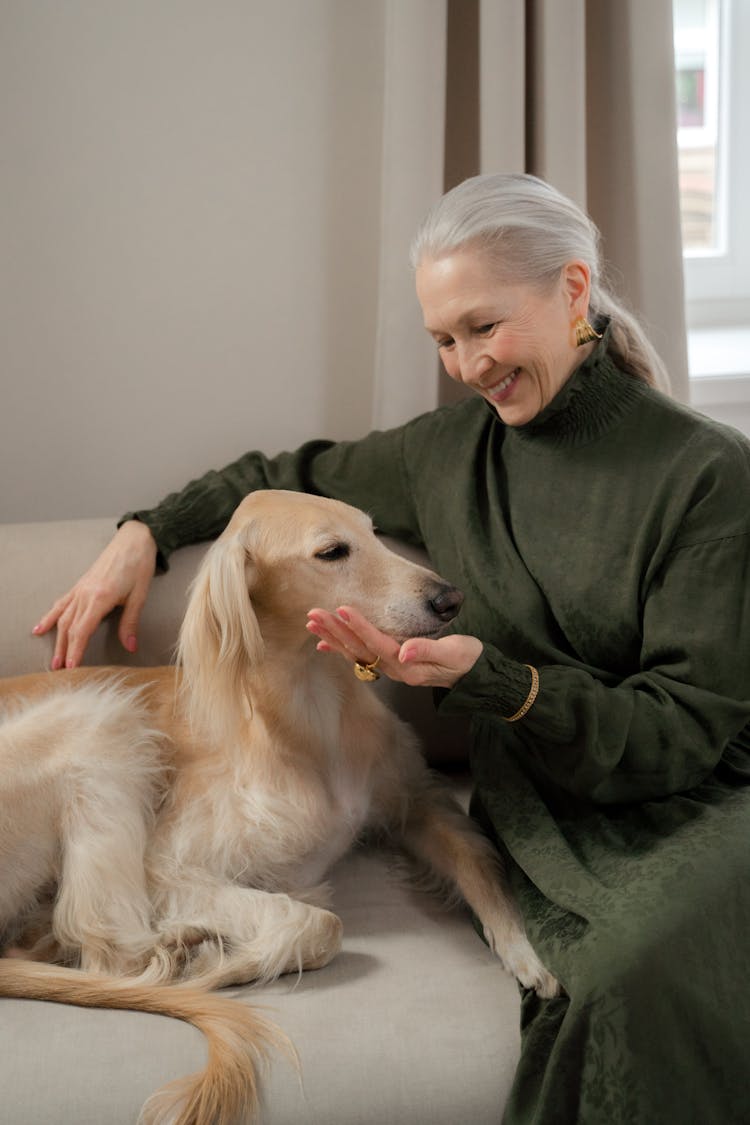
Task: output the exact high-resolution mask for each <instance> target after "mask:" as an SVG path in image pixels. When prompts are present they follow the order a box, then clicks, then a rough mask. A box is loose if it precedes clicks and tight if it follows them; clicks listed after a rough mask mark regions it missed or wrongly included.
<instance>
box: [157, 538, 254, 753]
mask: <svg viewBox="0 0 750 1125" xmlns="http://www.w3.org/2000/svg"><path fill="white" fill-rule="evenodd" d="M251 542H252V528H251V527H249V526H247V525H246V526H245V527H243V528H242V529H241V530H240V531H238V532H237V533H236V534H234V535H229V536H222V537H221V538H220V539H217V541H216V542H215V543H214V544H213V546H212V547H211V548H210V549H209V551H208V553H207V555H206V557H205V559H204V561H203V564H202V566H201V568H200V570H199V571H198V574H197V575H196V577H195V580H194V582H193V584H192V586H191V588H190V596H189V599H188V606H187V611H186V613H185V617H184V620H183V623H182V628H181V629H180V637H179V641H178V646H177V659H178V663H179V664H180V665H181V666H182V671H183V688H184V692H185V699H186V701H187V705H188V708H189V712H190V716H191V719H192V721H193V723H194V724H196V723H197V725H198V726H201V727H203V728H204V729H206V728H207V729H208V730H210V731H211V732H214V733H215V734H216V735H217V736H218V737H222V738H224V737H229V736H231V733H232V732H233V731H236V730H237V727H238V726H239V725H240V723H241V722H242V719H243V716H246V707H247V703H248V702H249V698H250V695H249V692H250V673H251V671H252V669H253V667H254V666H255V665H257V664H259V663H260V662H261V661H262V659H263V638H262V637H261V634H260V629H259V627H258V622H257V619H256V616H255V612H254V610H253V606H252V602H251V600H250V590H251V588H252V583H253V577H254V565H253V562H252V558H251V555H250V553H249V550H250V546H251Z"/></svg>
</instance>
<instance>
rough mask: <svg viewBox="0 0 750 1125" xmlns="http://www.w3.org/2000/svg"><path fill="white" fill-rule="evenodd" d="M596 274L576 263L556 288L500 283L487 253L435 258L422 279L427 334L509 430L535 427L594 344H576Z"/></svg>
mask: <svg viewBox="0 0 750 1125" xmlns="http://www.w3.org/2000/svg"><path fill="white" fill-rule="evenodd" d="M589 277H590V275H589V269H588V266H586V264H585V263H584V262H577V261H576V262H569V263H568V264H567V265H566V266H565V267H564V268H563V270H562V272H561V274H560V277H559V279H558V280H557V281H556V282H555V283H554V284H553V286H552V287H551V288H548V289H544V290H540V289H538V288H536V287H533V286H530V285H527V284H517V285H516V284H508V283H507V282H501V281H498V280H497V277H496V276H495V274H494V272H493V270H492V265H491V262H490V261H489V260H488V258H487V256H486V255H485V254H482V253H481V252H479V251H476V250H470V249H463V250H457V251H455V252H453V253H451V254H447V255H446V256H445V257H441V258H428V259H426V260H424V261H423V262H422V263H421V264H420V265H419V267H418V269H417V273H416V281H417V296H418V297H419V301H420V304H421V306H422V311H423V313H424V322H425V327H426V329H427V331H428V332H429V333H430V335H431V336H432V337H433V338H434V340H435V341H436V343H437V345H438V350H439V352H440V357H441V359H442V361H443V364H444V366H445V370H446V371H447V372H448V374H449V375H450V377H451V379H455V380H456V381H457V382H460V383H465V384H466V386H468V387H471V388H472V389H473V390H475V391H477V392H478V393H479V394H480V395H482V397H483V398H485V399H486V400H487V401H488V402H489V403H490V404H491V405H492V406H493V407H494V408H495V410H496V411H497V413H498V414H499V415H500V417H501V418H502V420H503V421H504V422H505V423H507V425H509V426H521V425H523V424H524V423H526V422H530V421H531V420H532V418H534V417H535V416H536V415H537V414H538V413H539V411H540V410H542V409H543V408H544V407H545V406H546V405H547V404H548V403H549V402H550V401H551V400H552V399H553V398H554V397H555V395H556V394H557V392H558V391H559V390H560V388H561V387H562V386H563V384H564V383H565V382H566V381H567V379H568V378H569V377H570V375H571V374H572V373H573V371H574V370H575V368H576V367H578V366H579V364H580V363H581V362H582V360H583V359H584V358H585V357H586V354H587V353H588V352H590V351H591V350H592V348H593V345H591V344H589V345H587V346H586V347H583V348H577V347H576V345H575V333H574V330H573V327H572V326H573V324H574V322H575V321H576V319H577V318H578V317H579V316H581V315H583V316H585V315H586V312H587V310H588V298H589Z"/></svg>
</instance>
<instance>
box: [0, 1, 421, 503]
mask: <svg viewBox="0 0 750 1125" xmlns="http://www.w3.org/2000/svg"><path fill="white" fill-rule="evenodd" d="M386 14H387V0H244V2H243V0H213V2H208V0H127V2H124V0H3V2H2V5H0V152H1V153H2V157H1V159H2V171H1V173H0V175H1V179H0V196H1V199H2V205H1V206H0V257H1V260H2V267H1V268H0V381H1V382H0V387H1V391H2V395H1V398H0V480H1V481H2V483H1V484H0V520H1V521H10V520H37V519H45V518H50V517H52V518H67V517H77V516H97V515H117V514H119V513H120V512H122V511H123V510H125V509H126V508H128V507H131V506H142V505H148V504H151V503H153V502H156V501H157V500H158V499H160V497H161V496H162V495H164V494H165V493H166V492H167V491H170V490H171V489H173V488H176V487H179V486H181V485H182V484H184V483H186V481H187V480H188V479H189V478H190V477H191V476H194V475H196V474H197V473H199V472H202V471H203V470H204V469H206V468H210V467H217V466H219V465H221V464H224V463H226V462H227V461H228V460H230V459H232V458H233V457H235V456H238V455H239V454H241V453H242V452H244V451H245V450H246V449H250V448H262V449H264V450H266V451H268V452H275V451H277V450H279V449H281V448H293V447H295V446H296V445H297V444H299V443H300V442H301V441H302V440H305V439H306V438H309V437H320V436H330V437H333V438H340V437H357V436H360V435H361V434H363V433H365V432H366V431H367V430H368V429H369V428H370V426H371V417H372V414H371V406H372V399H373V364H374V353H375V331H376V324H377V271H378V247H379V234H380V221H381V212H380V206H381V199H380V190H381V185H380V178H381V146H382V130H383V83H384V43H385V33H386ZM430 201H431V199H428V202H430ZM407 250H408V247H407V246H404V248H403V259H404V267H403V268H404V270H408V265H407V261H406V256H407ZM417 317H418V312H417V308H416V303H415V305H414V318H415V322H416V319H417Z"/></svg>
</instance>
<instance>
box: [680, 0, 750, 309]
mask: <svg viewBox="0 0 750 1125" xmlns="http://www.w3.org/2000/svg"><path fill="white" fill-rule="evenodd" d="M673 8H674V44H675V65H676V74H677V117H678V128H677V141H678V149H679V163H680V198H681V213H682V231H683V247H684V253H685V285H686V295H687V301H688V323H689V325H690V327H701V326H704V327H706V326H711V325H730V326H734V327H737V326H743V325H744V326H747V327H749V328H750V155H749V154H748V151H747V148H748V145H747V137H748V135H750V78H749V77H748V67H747V61H746V60H747V58H748V55H749V54H750V3H748V2H747V0H673Z"/></svg>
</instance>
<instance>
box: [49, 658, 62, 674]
mask: <svg viewBox="0 0 750 1125" xmlns="http://www.w3.org/2000/svg"><path fill="white" fill-rule="evenodd" d="M50 668H51V669H52V671H53V672H57V671H58V670H59V669H60V668H62V658H61V657H59V656H55V657H53V658H52V663H51V664H50Z"/></svg>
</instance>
